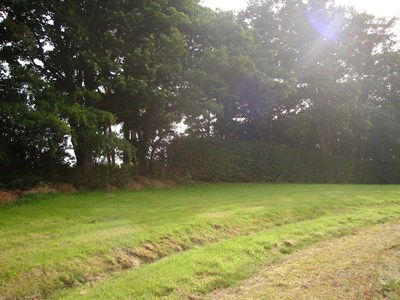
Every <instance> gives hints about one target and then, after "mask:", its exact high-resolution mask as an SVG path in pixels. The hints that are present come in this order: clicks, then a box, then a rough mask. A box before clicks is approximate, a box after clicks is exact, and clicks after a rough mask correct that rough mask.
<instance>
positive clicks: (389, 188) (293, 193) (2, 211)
mask: <svg viewBox="0 0 400 300" xmlns="http://www.w3.org/2000/svg"><path fill="white" fill-rule="evenodd" d="M399 204H400V186H396V185H386V186H382V185H284V184H282V185H280V184H278V185H270V184H215V185H206V184H204V185H198V186H192V187H179V188H175V189H165V190H143V191H139V192H130V191H120V192H116V193H112V194H110V193H103V192H94V193H80V194H75V195H42V196H30V197H27V198H25V199H23V201H21V202H20V203H17V204H8V205H3V206H1V207H0V299H3V298H4V299H8V298H11V299H15V298H24V297H26V298H28V297H31V298H35V297H36V298H47V297H48V298H63V299H76V298H78V297H79V298H87V299H101V298H103V299H111V298H112V299H126V298H133V299H138V298H143V299H151V298H163V297H164V298H172V299H174V298H190V297H199V296H200V297H202V296H206V295H207V294H208V293H209V292H211V291H213V290H215V289H218V288H224V287H228V286H231V285H233V284H235V283H237V282H238V281H239V280H241V279H244V278H246V277H249V276H251V275H252V274H254V273H255V272H256V271H257V269H258V268H259V267H260V266H261V265H265V264H269V263H271V264H273V263H274V262H276V261H278V260H279V259H281V258H282V257H283V256H284V255H286V254H288V253H292V252H295V251H297V250H299V249H301V248H304V247H305V246H307V245H310V244H312V243H315V242H317V241H321V240H325V239H329V238H332V237H336V236H340V235H345V234H349V233H351V232H353V231H355V230H358V229H360V228H363V227H368V226H371V225H373V224H377V223H385V222H390V221H394V220H399V219H400V205H399Z"/></svg>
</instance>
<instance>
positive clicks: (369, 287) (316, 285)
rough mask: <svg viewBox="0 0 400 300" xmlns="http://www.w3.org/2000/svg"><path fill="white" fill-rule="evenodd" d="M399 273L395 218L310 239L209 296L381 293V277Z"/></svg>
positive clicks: (311, 296)
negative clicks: (311, 242)
mask: <svg viewBox="0 0 400 300" xmlns="http://www.w3.org/2000/svg"><path fill="white" fill-rule="evenodd" d="M399 278H400V222H397V223H391V224H384V225H378V226H374V227H372V228H369V229H366V230H363V231H359V232H357V233H356V234H354V235H351V236H346V237H343V238H339V239H335V240H331V241H325V242H321V243H318V244H315V245H313V246H311V247H309V248H307V249H305V250H303V251H300V252H297V253H295V254H292V255H290V256H288V257H287V258H286V259H284V260H283V261H282V262H281V263H279V264H278V265H274V266H267V267H265V268H264V269H262V270H261V271H260V272H259V274H258V275H257V276H256V277H253V278H249V279H246V280H244V281H242V282H240V285H239V286H236V287H233V288H229V289H225V290H219V291H216V292H214V293H212V294H210V295H209V297H208V298H210V299H296V300H299V299H329V300H332V299H349V300H350V299H383V298H384V293H383V292H382V287H383V283H385V282H389V281H390V279H395V280H398V279H399ZM386 296H387V295H386ZM395 299H400V298H395Z"/></svg>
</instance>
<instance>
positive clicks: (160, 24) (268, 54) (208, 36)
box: [0, 0, 400, 184]
mask: <svg viewBox="0 0 400 300" xmlns="http://www.w3.org/2000/svg"><path fill="white" fill-rule="evenodd" d="M0 21H1V26H0V38H1V39H0V79H1V80H0V91H1V92H0V170H1V175H0V182H1V183H2V184H9V183H11V182H16V181H17V179H19V178H22V177H30V178H34V179H35V180H36V179H37V180H40V179H43V180H48V179H50V178H51V176H53V175H54V174H56V173H60V172H61V173H62V172H64V171H65V170H66V169H68V170H70V169H71V168H73V172H74V173H76V176H78V177H79V178H84V177H86V176H90V174H91V173H92V172H93V171H92V169H93V166H95V165H101V164H108V165H110V166H113V165H114V166H115V165H116V164H117V163H118V162H121V163H123V164H124V165H125V166H134V167H135V168H137V172H138V173H140V174H143V175H146V174H148V173H149V172H152V169H153V166H154V164H157V163H159V164H163V165H165V161H166V160H167V159H168V151H167V150H166V149H168V147H169V145H170V144H171V143H173V142H174V141H176V140H177V139H179V138H182V136H186V137H190V138H217V139H223V140H233V141H238V142H239V141H240V142H257V143H265V144H269V145H280V146H285V147H288V148H294V149H301V150H302V151H303V150H306V151H311V152H319V153H321V154H324V155H335V156H342V157H346V158H349V159H352V160H354V161H375V162H391V161H398V160H399V153H400V124H399V120H400V97H399V96H400V95H399V93H400V92H399V91H400V75H399V71H398V70H399V65H400V52H399V50H398V47H397V40H396V37H395V36H394V35H393V32H392V30H393V27H394V25H395V23H396V20H395V19H391V20H387V19H383V18H377V17H375V16H372V15H368V14H365V13H360V12H357V11H355V10H354V9H352V8H347V7H340V6H337V5H336V4H335V2H334V1H332V0H328V1H325V0H308V1H301V0H251V1H249V4H248V7H247V8H246V9H245V10H243V11H241V12H239V13H233V12H223V11H217V12H216V11H213V10H211V9H208V8H205V7H202V6H201V5H200V4H199V1H197V0H135V1H122V0H85V1H76V0H65V1H53V0H34V1H24V0H6V1H3V2H2V4H0ZM177 128H178V129H179V128H180V129H181V131H182V128H184V129H185V130H184V133H179V132H180V131H179V130H177ZM71 159H72V160H71ZM74 159H75V160H74ZM71 161H73V162H74V163H73V164H72V165H71ZM63 170H64V171H63Z"/></svg>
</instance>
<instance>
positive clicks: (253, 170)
mask: <svg viewBox="0 0 400 300" xmlns="http://www.w3.org/2000/svg"><path fill="white" fill-rule="evenodd" d="M169 159H170V161H169V163H170V166H171V168H172V169H173V170H174V172H175V174H176V176H178V177H180V176H181V177H186V176H190V177H191V178H192V179H194V180H203V181H212V182H218V181H228V182H253V181H260V182H304V183H311V182H312V183H399V182H400V165H399V164H398V163H397V162H382V161H381V162H380V161H357V160H354V159H350V158H344V157H337V156H330V155H325V154H322V153H319V152H316V151H313V152H311V151H306V150H301V149H298V148H297V149H291V148H288V147H286V146H270V145H268V144H265V143H257V142H253V143H249V142H240V141H236V140H220V139H192V138H181V139H178V140H177V141H175V142H174V143H173V144H172V145H171V147H170V149H169Z"/></svg>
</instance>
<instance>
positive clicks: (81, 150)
mask: <svg viewBox="0 0 400 300" xmlns="http://www.w3.org/2000/svg"><path fill="white" fill-rule="evenodd" d="M74 150H75V156H76V167H77V170H78V173H79V174H81V175H82V176H87V175H90V173H91V171H92V166H93V157H92V150H91V148H90V147H89V145H87V143H85V142H84V141H83V139H79V140H78V142H77V143H76V144H75V145H74Z"/></svg>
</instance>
